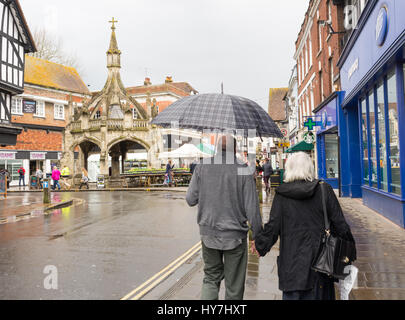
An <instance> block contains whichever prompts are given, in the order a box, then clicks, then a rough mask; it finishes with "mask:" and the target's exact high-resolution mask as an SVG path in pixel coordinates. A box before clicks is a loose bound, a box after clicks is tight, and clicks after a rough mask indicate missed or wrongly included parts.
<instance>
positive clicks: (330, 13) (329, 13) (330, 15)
mask: <svg viewBox="0 0 405 320" xmlns="http://www.w3.org/2000/svg"><path fill="white" fill-rule="evenodd" d="M328 20H329V21H330V22H331V23H332V7H331V5H330V1H328Z"/></svg>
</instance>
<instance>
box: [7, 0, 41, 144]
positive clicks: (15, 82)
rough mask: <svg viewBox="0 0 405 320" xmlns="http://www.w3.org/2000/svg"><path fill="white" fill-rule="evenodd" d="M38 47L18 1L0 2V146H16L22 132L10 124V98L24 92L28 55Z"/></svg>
mask: <svg viewBox="0 0 405 320" xmlns="http://www.w3.org/2000/svg"><path fill="white" fill-rule="evenodd" d="M35 51H36V48H35V43H34V41H33V38H32V35H31V33H30V30H29V28H28V26H27V23H26V20H25V18H24V14H23V12H22V9H21V6H20V3H19V1H18V0H0V52H1V54H0V145H1V146H7V145H15V144H16V141H17V135H18V134H19V133H21V128H19V127H15V126H13V125H12V123H11V98H12V96H14V95H17V94H21V93H22V92H23V91H24V67H25V54H26V53H29V52H35Z"/></svg>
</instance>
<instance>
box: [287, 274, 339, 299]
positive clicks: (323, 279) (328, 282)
mask: <svg viewBox="0 0 405 320" xmlns="http://www.w3.org/2000/svg"><path fill="white" fill-rule="evenodd" d="M317 275H318V277H317V280H316V281H315V285H314V287H313V288H312V289H310V290H305V291H289V292H286V291H283V300H336V296H335V284H334V281H333V279H332V278H330V277H328V276H326V275H323V274H321V273H317Z"/></svg>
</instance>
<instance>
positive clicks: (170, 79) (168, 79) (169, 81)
mask: <svg viewBox="0 0 405 320" xmlns="http://www.w3.org/2000/svg"><path fill="white" fill-rule="evenodd" d="M172 82H173V77H169V76H167V77H166V80H165V83H172Z"/></svg>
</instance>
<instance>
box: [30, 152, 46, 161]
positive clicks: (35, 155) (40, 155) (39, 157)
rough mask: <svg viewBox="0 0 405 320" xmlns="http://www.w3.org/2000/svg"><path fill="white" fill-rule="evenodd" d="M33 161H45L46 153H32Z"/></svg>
mask: <svg viewBox="0 0 405 320" xmlns="http://www.w3.org/2000/svg"><path fill="white" fill-rule="evenodd" d="M30 159H31V160H45V159H46V152H30Z"/></svg>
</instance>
